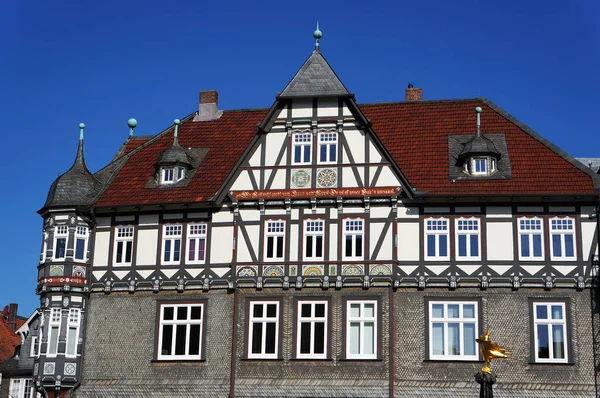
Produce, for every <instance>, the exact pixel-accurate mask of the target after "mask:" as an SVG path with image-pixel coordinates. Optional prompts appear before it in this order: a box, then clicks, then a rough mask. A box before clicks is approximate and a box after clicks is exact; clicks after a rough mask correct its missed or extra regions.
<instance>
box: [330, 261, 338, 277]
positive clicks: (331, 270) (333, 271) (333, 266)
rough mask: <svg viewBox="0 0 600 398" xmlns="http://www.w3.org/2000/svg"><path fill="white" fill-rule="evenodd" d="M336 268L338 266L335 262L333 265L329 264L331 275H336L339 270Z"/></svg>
mask: <svg viewBox="0 0 600 398" xmlns="http://www.w3.org/2000/svg"><path fill="white" fill-rule="evenodd" d="M336 268H337V267H336V266H335V264H333V265H330V266H329V275H335V274H337V270H336Z"/></svg>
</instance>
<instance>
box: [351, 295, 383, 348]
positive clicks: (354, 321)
mask: <svg viewBox="0 0 600 398" xmlns="http://www.w3.org/2000/svg"><path fill="white" fill-rule="evenodd" d="M377 333H378V332H377V301H376V300H347V301H346V358H348V359H376V358H377V336H378V334H377Z"/></svg>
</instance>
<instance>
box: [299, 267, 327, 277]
mask: <svg viewBox="0 0 600 398" xmlns="http://www.w3.org/2000/svg"><path fill="white" fill-rule="evenodd" d="M302 276H323V266H322V265H303V266H302Z"/></svg>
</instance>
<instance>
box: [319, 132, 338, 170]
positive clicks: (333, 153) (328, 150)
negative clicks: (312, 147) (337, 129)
mask: <svg viewBox="0 0 600 398" xmlns="http://www.w3.org/2000/svg"><path fill="white" fill-rule="evenodd" d="M337 137H338V135H337V133H319V163H335V162H336V161H337V140H338V138H337Z"/></svg>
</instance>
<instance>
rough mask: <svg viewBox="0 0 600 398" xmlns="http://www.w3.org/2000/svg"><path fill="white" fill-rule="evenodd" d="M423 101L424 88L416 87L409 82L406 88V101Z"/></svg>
mask: <svg viewBox="0 0 600 398" xmlns="http://www.w3.org/2000/svg"><path fill="white" fill-rule="evenodd" d="M413 101H423V89H422V88H414V87H413V85H412V83H408V88H407V89H406V102H413Z"/></svg>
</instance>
